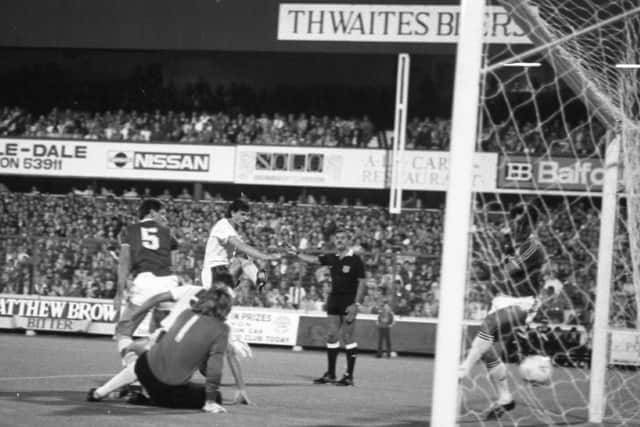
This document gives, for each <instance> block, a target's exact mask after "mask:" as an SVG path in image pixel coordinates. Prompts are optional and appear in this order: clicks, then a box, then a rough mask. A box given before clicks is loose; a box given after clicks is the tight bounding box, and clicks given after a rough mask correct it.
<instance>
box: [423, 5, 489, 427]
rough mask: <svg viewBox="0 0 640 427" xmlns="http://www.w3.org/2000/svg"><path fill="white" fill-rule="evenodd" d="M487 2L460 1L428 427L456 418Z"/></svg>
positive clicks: (445, 425)
mask: <svg viewBox="0 0 640 427" xmlns="http://www.w3.org/2000/svg"><path fill="white" fill-rule="evenodd" d="M484 7H485V0H462V1H461V4H460V38H459V41H458V46H457V52H456V72H455V80H454V96H453V116H452V130H451V148H450V150H449V185H448V191H447V196H446V204H445V215H444V236H443V247H442V267H441V274H440V282H441V283H442V284H443V286H442V293H441V296H440V307H439V310H438V312H439V316H438V329H437V333H436V357H435V367H434V380H433V385H434V386H433V399H432V404H431V425H432V426H434V427H439V426H442V427H450V426H453V425H455V424H456V418H457V415H458V400H457V394H458V380H457V375H458V366H459V363H460V346H461V344H462V327H463V326H462V320H463V312H464V291H465V288H466V279H467V272H466V268H465V266H466V265H467V257H468V252H469V246H468V242H469V230H470V225H471V191H472V180H473V155H474V153H475V146H476V132H477V129H476V124H477V116H478V99H479V92H480V88H479V86H480V68H481V65H482V37H481V36H479V34H482V31H483V30H482V29H483V24H484Z"/></svg>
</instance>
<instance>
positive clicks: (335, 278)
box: [295, 229, 365, 386]
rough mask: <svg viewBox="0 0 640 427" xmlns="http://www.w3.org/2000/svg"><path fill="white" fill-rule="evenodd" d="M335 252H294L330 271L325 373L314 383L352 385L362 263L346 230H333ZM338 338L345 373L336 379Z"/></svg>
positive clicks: (361, 284) (361, 282) (361, 295)
mask: <svg viewBox="0 0 640 427" xmlns="http://www.w3.org/2000/svg"><path fill="white" fill-rule="evenodd" d="M334 241H335V247H336V253H329V254H325V255H320V256H313V255H305V254H300V253H297V252H296V253H295V254H296V255H297V257H298V258H300V259H301V260H302V261H305V262H308V263H314V264H322V265H326V266H329V268H330V271H331V284H332V285H331V293H330V294H329V298H328V299H327V318H328V319H329V328H328V329H329V331H328V336H327V362H328V368H327V372H325V374H324V375H323V376H321V377H320V378H317V379H315V380H314V381H313V382H314V384H335V385H340V386H350V385H351V386H352V385H354V382H353V369H354V367H355V364H356V356H357V354H358V343H357V342H356V341H355V339H354V338H355V337H354V336H353V335H354V331H355V320H356V315H357V314H358V306H359V305H360V301H362V298H363V296H364V295H363V293H364V289H365V286H364V283H365V282H364V264H363V262H362V260H361V259H360V257H359V256H358V255H356V254H354V252H353V249H351V246H350V243H351V239H350V235H349V232H347V230H345V229H338V230H336V232H335V237H334ZM340 338H342V342H343V344H344V347H345V349H346V353H347V372H346V373H345V374H344V376H343V377H342V379H341V380H340V381H336V359H337V357H338V352H339V351H340Z"/></svg>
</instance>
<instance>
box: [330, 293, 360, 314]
mask: <svg viewBox="0 0 640 427" xmlns="http://www.w3.org/2000/svg"><path fill="white" fill-rule="evenodd" d="M355 300H356V297H355V295H342V294H329V298H328V299H327V314H332V315H335V316H344V315H345V314H346V312H347V307H349V306H350V305H351V304H353V303H354V302H355Z"/></svg>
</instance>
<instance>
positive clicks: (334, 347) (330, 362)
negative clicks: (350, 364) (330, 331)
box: [327, 342, 340, 377]
mask: <svg viewBox="0 0 640 427" xmlns="http://www.w3.org/2000/svg"><path fill="white" fill-rule="evenodd" d="M339 351H340V343H339V342H328V343H327V372H328V373H329V375H331V376H334V377H335V376H336V359H338V352H339Z"/></svg>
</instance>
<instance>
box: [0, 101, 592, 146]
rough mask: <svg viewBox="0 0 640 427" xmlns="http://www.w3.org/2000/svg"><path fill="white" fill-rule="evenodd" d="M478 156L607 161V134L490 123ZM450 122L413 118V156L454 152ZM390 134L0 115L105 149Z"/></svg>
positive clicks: (292, 118)
mask: <svg viewBox="0 0 640 427" xmlns="http://www.w3.org/2000/svg"><path fill="white" fill-rule="evenodd" d="M483 129H484V131H483V135H482V141H481V142H480V144H479V147H478V149H479V150H482V151H488V152H506V153H522V154H535V155H543V154H554V155H560V156H562V155H564V156H578V157H589V156H594V155H595V156H597V155H599V154H600V151H599V148H598V147H601V146H602V144H601V139H602V136H603V134H604V128H602V126H600V125H599V124H598V123H597V122H596V121H592V122H589V123H587V122H580V123H576V124H575V126H572V127H571V128H570V129H567V128H566V127H565V126H563V125H562V122H561V121H559V120H549V121H548V122H545V123H544V124H543V125H541V126H534V125H533V124H532V123H528V122H524V123H519V124H518V126H515V125H514V123H513V122H509V121H508V122H504V123H499V124H493V123H485V126H484V128H483ZM450 134H451V121H450V120H447V119H443V118H428V117H427V118H424V119H419V118H417V117H416V118H413V119H412V120H410V121H409V123H408V124H407V141H406V147H407V148H408V149H418V150H448V148H449V138H450ZM386 135H387V133H386V132H384V129H379V128H378V127H377V126H376V125H375V124H374V123H373V122H372V121H371V120H370V119H369V118H368V117H367V116H362V117H357V118H356V117H348V118H347V117H338V116H333V117H329V116H316V115H307V114H277V113H276V114H259V115H254V114H241V113H238V114H227V113H220V112H218V113H205V112H189V113H187V112H184V111H181V112H176V111H171V110H169V111H166V112H161V111H160V110H155V111H153V112H142V111H135V110H133V111H123V110H117V111H104V112H88V111H76V110H69V109H57V108H54V109H52V110H51V111H50V112H49V113H48V114H42V115H37V114H31V113H30V112H28V111H25V110H23V109H21V108H17V107H14V108H9V107H4V108H2V109H0V137H2V136H4V137H8V136H16V137H31V138H62V139H84V140H100V141H132V142H152V141H153V142H156V141H158V142H174V143H185V144H186V143H189V144H266V145H295V146H322V147H358V148H387V147H388V146H389V141H388V140H387V137H386Z"/></svg>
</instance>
